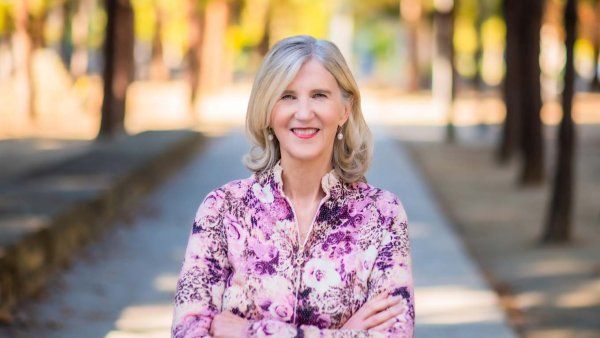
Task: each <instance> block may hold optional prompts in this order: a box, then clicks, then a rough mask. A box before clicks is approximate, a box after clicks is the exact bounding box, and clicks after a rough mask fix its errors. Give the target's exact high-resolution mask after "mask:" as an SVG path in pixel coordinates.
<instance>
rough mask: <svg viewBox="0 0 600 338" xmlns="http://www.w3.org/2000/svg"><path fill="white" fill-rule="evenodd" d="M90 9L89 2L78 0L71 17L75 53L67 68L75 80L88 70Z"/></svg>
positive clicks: (90, 3) (90, 2)
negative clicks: (75, 9)
mask: <svg viewBox="0 0 600 338" xmlns="http://www.w3.org/2000/svg"><path fill="white" fill-rule="evenodd" d="M92 7H93V3H92V1H91V0H80V1H78V3H77V11H76V13H75V15H74V16H73V45H74V47H75V51H74V52H73V56H72V57H71V63H70V65H69V68H70V70H71V74H72V75H73V76H74V77H75V78H78V77H80V76H83V75H85V74H87V70H88V63H89V53H88V47H87V42H88V35H89V33H88V29H89V23H90V13H91V12H92V10H93V9H92Z"/></svg>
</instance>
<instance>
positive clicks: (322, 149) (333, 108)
mask: <svg viewBox="0 0 600 338" xmlns="http://www.w3.org/2000/svg"><path fill="white" fill-rule="evenodd" d="M350 109H351V106H350V103H349V102H347V100H344V98H343V97H342V91H341V88H340V87H339V86H338V84H337V81H336V80H335V78H334V77H333V75H331V73H329V71H328V70H327V69H325V67H324V66H323V65H321V63H320V62H319V61H317V60H315V59H314V58H312V59H310V60H308V61H307V62H306V63H304V65H302V67H301V68H300V70H299V72H298V74H297V75H296V77H295V78H294V80H292V82H291V83H290V84H289V85H288V86H287V88H286V89H285V90H284V92H283V93H282V94H281V96H280V97H279V98H278V100H277V102H276V103H275V106H274V107H273V111H272V112H271V124H270V125H271V128H273V132H274V133H275V136H276V137H277V139H278V140H279V147H280V152H281V157H282V159H286V160H285V161H287V160H292V161H298V160H300V161H327V163H329V161H330V160H331V156H332V152H333V142H334V141H336V132H337V129H338V126H341V125H343V124H344V123H345V122H346V120H347V119H348V116H349V113H350ZM338 142H339V141H338Z"/></svg>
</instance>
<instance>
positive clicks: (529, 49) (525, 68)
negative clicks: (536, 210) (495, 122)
mask: <svg viewBox="0 0 600 338" xmlns="http://www.w3.org/2000/svg"><path fill="white" fill-rule="evenodd" d="M507 1H517V3H518V12H519V22H518V23H519V30H518V33H519V36H520V38H519V39H518V49H519V53H520V54H521V57H520V58H519V62H518V63H519V72H518V73H517V74H516V75H517V81H518V82H519V84H520V87H519V88H520V89H521V96H520V98H521V100H520V117H521V129H520V131H521V138H520V143H521V151H522V164H521V175H520V183H521V184H522V185H535V184H540V183H542V182H543V181H544V176H545V175H544V142H543V135H542V120H541V116H540V111H541V109H542V96H541V83H540V74H541V69H540V62H539V56H540V29H541V24H542V14H543V9H544V0H532V1H521V0H507Z"/></svg>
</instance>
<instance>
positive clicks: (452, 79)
mask: <svg viewBox="0 0 600 338" xmlns="http://www.w3.org/2000/svg"><path fill="white" fill-rule="evenodd" d="M448 4H449V5H448V6H447V7H444V8H441V7H440V8H436V11H435V14H434V20H435V23H434V25H435V36H436V50H437V52H436V54H437V58H438V61H437V66H436V68H437V73H438V74H439V75H438V77H437V80H436V81H435V82H437V83H436V84H435V85H434V86H435V90H434V91H435V92H438V93H439V94H440V96H441V97H442V101H443V102H444V106H445V109H446V114H447V122H446V141H447V142H449V143H453V142H455V140H456V131H455V127H454V98H455V97H456V68H455V67H454V43H453V38H454V4H453V2H452V1H450V2H448Z"/></svg>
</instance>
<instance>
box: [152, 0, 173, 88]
mask: <svg viewBox="0 0 600 338" xmlns="http://www.w3.org/2000/svg"><path fill="white" fill-rule="evenodd" d="M163 16H164V14H163V10H162V9H161V8H160V5H159V4H156V27H155V31H154V38H153V40H152V61H151V62H150V79H152V80H155V81H166V80H167V79H168V78H169V74H168V70H167V66H166V65H165V60H164V57H163V56H164V54H163V43H162V26H163V20H164V19H163Z"/></svg>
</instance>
